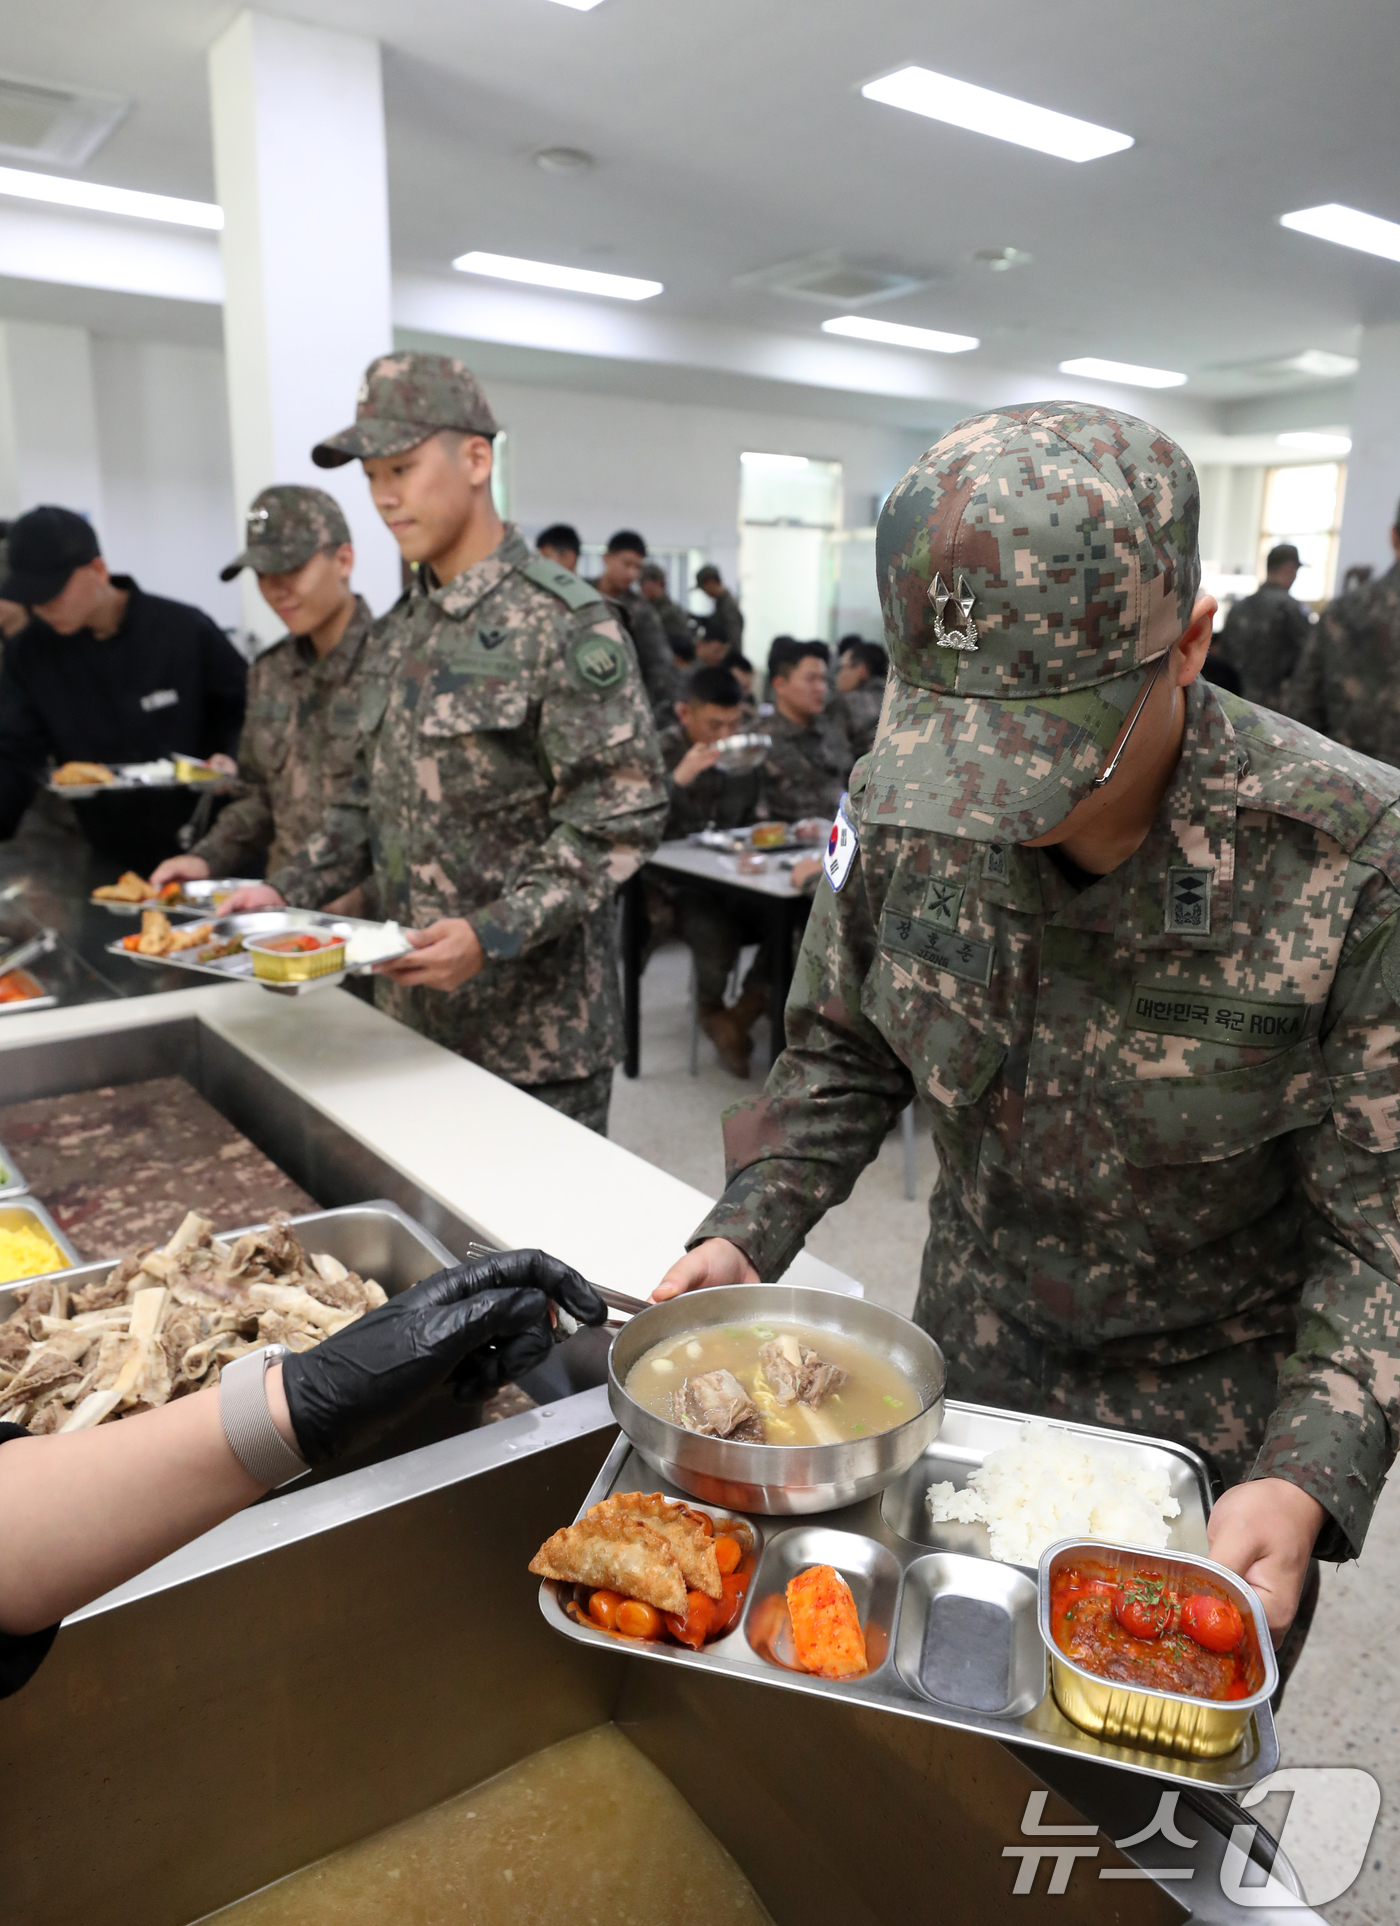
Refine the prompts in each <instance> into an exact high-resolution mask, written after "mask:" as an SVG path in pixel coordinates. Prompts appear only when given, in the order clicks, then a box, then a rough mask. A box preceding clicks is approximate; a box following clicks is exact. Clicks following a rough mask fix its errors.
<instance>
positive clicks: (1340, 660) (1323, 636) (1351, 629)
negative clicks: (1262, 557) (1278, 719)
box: [1285, 510, 1400, 768]
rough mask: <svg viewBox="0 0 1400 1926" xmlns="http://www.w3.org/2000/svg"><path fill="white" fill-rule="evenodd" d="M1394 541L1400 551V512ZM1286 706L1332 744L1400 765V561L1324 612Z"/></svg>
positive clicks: (1306, 647) (1399, 553) (1392, 535)
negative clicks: (1320, 732)
mask: <svg viewBox="0 0 1400 1926" xmlns="http://www.w3.org/2000/svg"><path fill="white" fill-rule="evenodd" d="M1390 541H1391V546H1392V547H1393V548H1394V550H1395V552H1396V555H1397V557H1400V510H1397V513H1396V524H1395V526H1394V527H1393V528H1392V529H1391V531H1390ZM1285 709H1286V712H1287V714H1289V715H1291V716H1296V717H1297V718H1298V720H1299V721H1300V722H1306V723H1307V724H1308V726H1309V728H1312V729H1320V730H1321V731H1322V733H1323V735H1325V736H1331V738H1332V740H1333V741H1334V742H1341V743H1345V744H1346V746H1347V748H1348V749H1359V750H1360V751H1361V753H1362V755H1364V756H1375V757H1376V758H1377V759H1378V760H1379V761H1380V762H1388V763H1392V764H1393V765H1395V766H1396V767H1397V768H1400V559H1397V561H1396V562H1395V564H1394V566H1393V567H1391V568H1390V569H1388V570H1387V571H1386V573H1385V574H1384V575H1382V576H1380V577H1378V578H1377V579H1376V580H1374V581H1370V582H1363V583H1362V585H1361V586H1360V588H1354V589H1351V590H1349V591H1348V592H1347V593H1346V594H1345V595H1339V596H1338V597H1337V599H1336V601H1335V602H1331V603H1329V604H1328V606H1327V608H1326V609H1324V610H1323V613H1322V619H1321V620H1320V621H1319V622H1318V623H1317V625H1316V626H1315V627H1314V628H1313V629H1312V630H1311V631H1310V633H1309V635H1308V639H1307V642H1306V643H1305V644H1304V647H1303V653H1302V655H1301V657H1300V659H1299V662H1298V667H1297V670H1296V672H1295V674H1294V677H1293V680H1292V682H1291V683H1290V684H1289V687H1288V690H1287V692H1286V695H1285Z"/></svg>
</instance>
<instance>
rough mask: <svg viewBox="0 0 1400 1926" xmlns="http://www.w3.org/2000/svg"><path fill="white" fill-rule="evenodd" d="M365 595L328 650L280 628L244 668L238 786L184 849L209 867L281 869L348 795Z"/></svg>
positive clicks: (364, 651)
mask: <svg viewBox="0 0 1400 1926" xmlns="http://www.w3.org/2000/svg"><path fill="white" fill-rule="evenodd" d="M373 622H374V617H373V615H372V614H371V613H370V608H369V604H368V602H366V601H365V600H364V598H363V597H362V596H359V595H357V596H356V597H355V608H354V612H353V613H352V615H351V617H350V620H349V622H348V623H347V624H346V626H345V630H344V633H343V634H342V635H341V638H340V640H339V641H338V642H337V643H336V645H335V647H334V648H333V649H332V650H331V652H330V654H329V655H327V656H324V657H318V656H317V654H316V651H315V650H314V649H313V648H312V646H311V644H310V643H309V642H308V641H306V640H305V638H304V637H300V636H294V635H286V636H283V638H282V640H281V641H280V642H275V643H274V644H273V646H272V647H271V648H270V649H267V650H265V651H264V652H263V654H262V655H260V656H259V657H258V659H257V661H256V662H255V663H254V664H253V666H252V668H251V669H250V670H249V671H248V711H247V715H246V717H245V719H244V723H243V734H242V735H241V736H240V738H239V742H238V774H239V778H240V780H241V782H242V784H243V788H244V793H243V794H242V795H241V796H240V797H239V798H238V800H237V801H236V802H232V803H230V804H229V806H228V808H227V809H225V810H224V811H223V813H222V814H221V815H220V816H218V817H217V818H216V820H215V822H214V826H213V828H212V829H211V830H210V831H209V833H208V835H207V836H202V837H201V838H200V840H199V841H198V842H197V843H196V844H195V845H194V847H193V849H192V850H191V851H190V854H191V855H192V856H202V857H203V858H204V860H205V862H206V863H208V865H209V874H210V875H211V876H248V875H252V874H255V873H256V872H257V871H258V870H260V869H261V868H262V866H263V863H264V861H266V864H267V867H268V869H269V870H276V869H280V868H281V867H282V866H283V864H284V863H286V862H287V861H288V859H289V858H290V857H291V855H292V852H293V851H294V850H296V849H299V848H300V847H301V845H302V844H303V843H304V842H306V841H307V840H308V838H310V837H311V836H313V835H314V834H315V832H316V831H317V830H318V829H319V828H320V826H321V822H322V819H323V818H324V816H325V814H326V811H327V810H328V809H330V808H333V807H334V806H335V805H336V804H337V803H340V802H342V801H343V800H345V798H346V797H348V796H349V794H350V790H351V785H352V783H353V781H354V775H355V753H356V750H357V748H358V747H359V740H360V685H361V683H362V681H363V680H364V676H365V672H366V667H367V664H368V663H369V662H370V661H372V659H373V656H374V649H375V645H374V643H373V642H372V641H371V640H370V639H369V638H370V629H371V626H372V625H373Z"/></svg>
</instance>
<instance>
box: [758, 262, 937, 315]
mask: <svg viewBox="0 0 1400 1926" xmlns="http://www.w3.org/2000/svg"><path fill="white" fill-rule="evenodd" d="M734 285H735V287H737V288H762V289H763V290H764V291H765V292H766V293H769V294H786V295H789V296H791V297H792V299H793V300H796V301H813V302H817V303H820V305H821V306H822V307H827V308H829V307H841V308H863V307H868V306H870V305H871V303H873V302H876V301H889V300H892V299H893V298H894V296H895V295H897V294H912V293H913V292H914V290H915V289H916V288H922V287H926V286H927V285H928V276H926V275H915V274H909V273H907V272H900V271H899V270H896V269H893V268H887V267H882V266H878V265H872V264H870V263H867V262H863V261H848V260H846V259H845V258H844V256H842V255H840V254H837V253H836V252H834V251H829V252H826V253H823V254H808V255H804V256H803V257H802V259H800V260H797V261H780V262H779V263H778V265H777V266H776V267H771V268H761V269H760V270H759V271H758V272H757V273H755V274H741V275H739V276H738V278H737V279H736V280H735V283H734Z"/></svg>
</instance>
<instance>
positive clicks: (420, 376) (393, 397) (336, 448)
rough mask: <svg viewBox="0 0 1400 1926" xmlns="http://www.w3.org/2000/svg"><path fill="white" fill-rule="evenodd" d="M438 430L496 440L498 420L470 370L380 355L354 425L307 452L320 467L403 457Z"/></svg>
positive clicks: (443, 361) (441, 361)
mask: <svg viewBox="0 0 1400 1926" xmlns="http://www.w3.org/2000/svg"><path fill="white" fill-rule="evenodd" d="M439 428H459V429H461V431H462V432H463V433H464V434H468V435H494V434H495V433H496V417H495V416H494V415H493V414H492V412H491V404H490V402H489V401H488V400H487V399H486V397H485V395H484V394H483V393H482V392H481V387H480V384H479V383H478V381H477V378H476V376H475V375H474V374H473V373H472V371H471V369H470V368H468V367H466V366H465V365H464V364H463V363H462V362H460V361H454V360H453V359H452V357H451V355H446V354H381V355H380V356H379V357H378V359H377V360H375V361H371V362H370V364H369V366H368V367H367V368H366V369H365V375H364V380H363V381H361V383H360V393H359V397H358V399H357V400H356V403H355V426H354V427H353V428H343V429H342V430H341V432H340V433H339V434H338V435H329V436H328V437H327V438H326V440H325V441H321V442H317V444H316V446H315V447H314V448H313V449H312V450H311V459H312V461H314V462H315V464H316V466H317V467H318V468H339V467H340V466H341V464H342V463H343V462H347V461H355V460H357V459H360V458H362V457H363V456H365V455H404V454H407V452H408V450H409V449H410V448H416V447H417V446H418V444H419V443H420V442H424V441H426V440H427V439H428V437H429V435H435V434H436V433H437V431H438V429H439Z"/></svg>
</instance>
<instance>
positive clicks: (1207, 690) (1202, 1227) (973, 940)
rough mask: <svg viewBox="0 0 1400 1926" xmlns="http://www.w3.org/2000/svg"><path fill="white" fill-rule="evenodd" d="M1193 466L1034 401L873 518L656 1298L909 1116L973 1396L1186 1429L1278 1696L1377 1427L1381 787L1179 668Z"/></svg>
mask: <svg viewBox="0 0 1400 1926" xmlns="http://www.w3.org/2000/svg"><path fill="white" fill-rule="evenodd" d="M1198 519H1199V496H1198V490H1197V483H1196V476H1195V473H1194V471H1193V469H1192V467H1191V463H1190V461H1189V460H1188V459H1187V457H1186V455H1185V453H1184V452H1183V451H1182V449H1181V448H1179V447H1178V446H1177V445H1176V444H1175V443H1174V442H1173V441H1172V440H1171V438H1170V437H1169V436H1167V435H1165V434H1162V433H1160V432H1159V431H1158V430H1157V429H1155V428H1152V427H1149V426H1148V425H1147V424H1146V423H1145V422H1142V421H1139V420H1136V419H1134V418H1133V417H1132V416H1128V415H1114V414H1109V413H1106V412H1101V411H1099V410H1097V409H1094V408H1091V407H1087V406H1083V405H1080V404H1077V403H1073V402H1050V403H1045V404H1042V405H1040V406H1035V407H1028V408H1019V409H1010V410H1006V411H1001V412H997V413H992V414H986V415H981V416H978V417H975V418H973V419H971V420H968V421H965V422H963V423H961V424H960V425H959V426H958V427H956V428H954V429H952V430H951V431H950V432H949V433H948V434H947V435H945V436H944V437H943V439H942V440H941V441H939V442H938V443H937V444H936V445H935V446H934V447H933V448H931V449H930V450H929V452H928V453H927V454H926V455H925V456H924V457H923V459H922V460H920V461H919V462H917V463H916V464H915V465H914V467H913V468H911V469H910V471H909V473H908V474H907V475H906V476H905V477H904V480H903V481H902V482H901V483H900V484H899V486H898V487H897V488H896V489H895V490H894V492H893V494H892V495H891V496H890V498H889V500H888V501H887V502H886V504H885V507H884V509H883V511H882V513H881V516H880V523H879V531H878V541H877V551H876V554H877V568H878V572H879V589H880V596H881V601H882V605H883V609H884V619H885V630H886V636H887V640H888V645H889V649H890V655H891V658H892V675H893V679H894V682H893V688H892V690H891V693H890V697H889V701H888V705H887V708H886V711H885V714H884V717H883V721H882V726H881V729H880V731H879V734H878V736H877V738H876V742H875V746H874V749H873V751H872V753H871V755H870V756H869V757H868V758H866V759H865V760H864V761H862V762H861V763H859V764H858V765H857V767H856V770H855V772H854V774H853V776H852V780H851V785H850V798H849V801H848V803H847V804H846V817H845V820H846V827H847V829H848V831H850V832H854V833H853V834H852V833H848V834H846V835H844V836H837V837H834V838H833V842H832V846H831V850H830V852H829V854H828V858H827V863H826V873H827V881H826V882H825V883H824V884H822V885H820V886H819V889H818V894H817V900H816V904H815V906H814V908H813V912H812V916H811V920H810V922H809V924H808V927H807V935H806V940H805V942H804V945H803V949H802V954H801V956H800V958H799V961H798V967H797V976H796V979H795V982H794V985H793V991H792V995H791V998H790V1000H789V1003H788V1011H787V1034H788V1046H787V1049H786V1051H785V1052H784V1053H783V1055H782V1056H781V1057H780V1058H779V1059H778V1061H777V1063H776V1064H775V1065H774V1068H773V1071H772V1074H771V1075H770V1077H769V1079H768V1084H767V1087H766V1089H765V1090H764V1092H763V1094H762V1095H761V1096H759V1097H756V1098H752V1099H748V1100H746V1101H744V1102H742V1103H741V1104H739V1105H738V1106H737V1107H736V1108H735V1109H733V1110H731V1111H730V1112H729V1113H728V1115H727V1117H726V1119H725V1127H724V1128H725V1146H726V1152H727V1158H728V1172H729V1183H728V1188H727V1190H726V1191H725V1193H724V1196H723V1197H722V1198H721V1199H720V1201H719V1203H718V1204H717V1205H716V1206H715V1208H714V1209H713V1210H712V1211H711V1212H710V1214H709V1215H708V1216H707V1217H706V1219H705V1220H704V1222H703V1223H702V1224H701V1225H700V1226H699V1228H698V1229H697V1230H696V1232H695V1235H694V1238H693V1240H692V1245H691V1248H690V1250H689V1252H688V1253H687V1255H686V1256H685V1257H683V1258H682V1259H681V1260H680V1261H679V1262H678V1263H677V1264H676V1265H674V1266H673V1267H672V1269H671V1271H670V1272H669V1273H668V1275H667V1278H666V1279H665V1281H664V1282H663V1283H662V1285H661V1286H660V1287H659V1289H658V1291H657V1293H656V1294H657V1296H658V1297H669V1296H673V1295H675V1294H676V1293H677V1292H678V1291H682V1290H686V1289H690V1288H693V1287H695V1286H698V1285H705V1284H729V1283H741V1282H745V1281H750V1280H754V1279H757V1278H777V1277H779V1276H781V1274H782V1272H783V1271H784V1269H785V1268H786V1266H787V1265H788V1264H789V1263H790V1262H791V1260H792V1258H793V1257H794V1256H795V1255H796V1253H797V1251H798V1250H799V1249H800V1248H801V1245H802V1241H803V1238H804V1237H805V1235H806V1233H807V1232H808V1231H809V1230H810V1229H811V1228H812V1226H813V1225H814V1224H815V1223H816V1222H817V1221H818V1220H819V1219H820V1218H821V1216H822V1215H823V1213H824V1212H825V1211H827V1210H829V1209H830V1208H831V1207H832V1206H833V1205H834V1204H837V1203H840V1202H841V1200H842V1199H843V1198H845V1197H846V1196H847V1195H848V1194H849V1192H850V1190H851V1187H852V1185H853V1184H854V1182H855V1180H856V1177H857V1176H858V1175H859V1173H860V1171H861V1170H862V1168H863V1167H864V1166H865V1164H867V1163H868V1162H869V1161H870V1160H871V1159H872V1158H874V1157H875V1155H876V1153H877V1152H878V1150H879V1147H880V1144H881V1142H882V1141H883V1139H884V1136H885V1134H886V1132H887V1131H888V1130H889V1129H890V1128H891V1126H892V1125H893V1124H894V1122H895V1120H896V1119H897V1117H898V1116H899V1113H900V1111H901V1110H902V1109H903V1107H904V1106H905V1105H906V1104H907V1103H908V1102H909V1100H910V1098H911V1096H913V1095H914V1094H915V1093H917V1094H918V1095H919V1096H920V1097H921V1098H922V1099H923V1101H924V1102H925V1104H926V1105H927V1106H928V1107H929V1109H931V1111H932V1113H933V1137H934V1142H935V1145H936V1147H937V1150H938V1157H939V1165H940V1177H939V1181H938V1184H937V1187H936V1189H935V1191H934V1194H933V1197H932V1200H931V1204H930V1220H931V1221H930V1231H929V1237H928V1243H927V1246H926V1248H925V1253H924V1261H923V1269H922V1277H921V1280H920V1287H919V1294H918V1301H917V1305H916V1308H915V1317H916V1319H917V1320H918V1322H919V1323H920V1324H921V1325H923V1326H924V1328H925V1329H927V1330H928V1331H930V1332H931V1333H932V1334H933V1335H934V1336H935V1337H936V1338H937V1339H938V1341H939V1342H940V1344H941V1345H942V1346H943V1348H944V1351H945V1352H946V1354H947V1357H948V1362H949V1373H950V1383H951V1385H952V1388H953V1389H954V1390H955V1392H956V1394H957V1395H958V1396H959V1397H961V1398H966V1399H971V1400H975V1401H981V1402H986V1403H993V1404H998V1405H1006V1406H1011V1407H1013V1408H1016V1409H1019V1410H1024V1411H1027V1412H1036V1413H1042V1414H1044V1415H1047V1416H1050V1417H1058V1418H1064V1419H1068V1420H1077V1421H1084V1422H1090V1423H1094V1424H1108V1425H1121V1426H1124V1427H1126V1428H1129V1429H1132V1430H1135V1431H1142V1432H1149V1433H1155V1434H1158V1435H1161V1436H1166V1437H1171V1438H1175V1439H1177V1440H1179V1441H1181V1442H1183V1443H1186V1444H1189V1445H1191V1446H1193V1447H1195V1448H1196V1449H1197V1450H1199V1451H1201V1452H1202V1453H1204V1454H1205V1455H1206V1456H1207V1458H1208V1459H1210V1460H1211V1461H1212V1463H1213V1465H1214V1467H1215V1468H1216V1469H1217V1470H1218V1472H1219V1473H1220V1474H1221V1475H1222V1476H1223V1478H1224V1480H1225V1482H1226V1483H1227V1484H1229V1485H1230V1487H1231V1489H1229V1490H1227V1491H1226V1492H1225V1493H1224V1496H1223V1497H1222V1498H1221V1500H1220V1502H1219V1503H1218V1504H1217V1506H1216V1507H1215V1510H1214V1512H1213V1514H1212V1516H1211V1520H1210V1535H1211V1549H1212V1552H1213V1554H1214V1556H1215V1557H1217V1558H1218V1559H1219V1560H1220V1561H1221V1562H1222V1563H1225V1564H1228V1565H1230V1566H1232V1567H1233V1568H1234V1569H1235V1570H1237V1571H1239V1572H1240V1573H1241V1574H1242V1575H1243V1576H1244V1577H1245V1578H1247V1579H1248V1580H1249V1581H1250V1582H1251V1583H1252V1584H1253V1585H1254V1586H1255V1588H1256V1589H1257V1591H1258V1592H1259V1594H1260V1596H1261V1598H1262V1599H1263V1601H1264V1603H1265V1606H1266V1609H1267V1611H1268V1615H1269V1622H1270V1625H1271V1627H1272V1629H1273V1631H1274V1634H1275V1637H1276V1639H1282V1638H1283V1637H1284V1634H1285V1632H1288V1631H1289V1628H1290V1626H1291V1627H1292V1630H1291V1633H1290V1634H1289V1636H1288V1638H1287V1640H1286V1641H1285V1644H1284V1649H1283V1650H1282V1651H1281V1653H1280V1662H1281V1669H1282V1670H1283V1671H1284V1672H1285V1673H1286V1670H1287V1667H1288V1665H1289V1663H1290V1662H1291V1660H1292V1659H1293V1658H1294V1657H1295V1656H1296V1652H1297V1650H1298V1649H1299V1648H1300V1646H1301V1641H1302V1638H1303V1636H1304V1635H1305V1633H1306V1629H1307V1624H1308V1622H1309V1620H1310V1618H1311V1615H1312V1610H1313V1607H1314V1604H1315V1601H1316V1594H1317V1572H1316V1562H1315V1561H1316V1558H1317V1557H1324V1558H1331V1559H1346V1558H1351V1557H1354V1556H1355V1555H1356V1554H1357V1553H1358V1552H1359V1551H1360V1549H1361V1545H1362V1542H1363V1540H1364V1538H1365V1535H1366V1529H1367V1526H1368V1524H1369V1521H1370V1517H1371V1513H1372V1510H1373V1508H1374V1506H1375V1503H1376V1500H1377V1497H1378V1495H1379V1493H1380V1489H1381V1485H1382V1483H1383V1481H1384V1479H1385V1475H1386V1472H1387V1469H1388V1467H1389V1465H1390V1462H1391V1459H1392V1457H1393V1455H1394V1452H1395V1438H1396V1426H1397V1423H1400V1370H1397V1362H1400V1290H1397V1264H1398V1263H1400V1218H1398V1217H1397V1195H1398V1194H1400V1149H1398V1148H1397V1146H1400V1059H1398V1058H1397V1043H1400V934H1397V932H1400V814H1398V813H1397V810H1396V807H1395V804H1396V800H1397V797H1400V773H1398V772H1397V771H1396V770H1394V769H1390V768H1387V767H1385V766H1384V765H1382V764H1380V763H1376V762H1372V761H1369V760H1367V759H1366V758H1365V757H1363V756H1359V755H1356V754H1354V753H1353V752H1351V751H1349V750H1346V749H1343V748H1340V747H1339V746H1338V745H1337V744H1335V743H1332V742H1329V741H1327V740H1326V739H1324V738H1323V737H1321V736H1318V735H1316V734H1314V733H1313V732H1312V731H1310V730H1308V729H1305V728H1303V727H1301V726H1300V725H1298V724H1295V723H1292V722H1289V721H1286V720H1285V719H1284V718H1282V717H1280V716H1277V715H1274V714H1272V713H1270V712H1269V711H1268V710H1262V709H1258V708H1255V707H1253V706H1251V705H1250V704H1249V703H1247V702H1244V701H1242V700H1240V699H1239V698H1237V697H1233V696H1228V695H1223V694H1221V693H1220V692H1219V691H1218V690H1216V689H1213V688H1212V687H1211V686H1210V685H1209V684H1207V683H1206V682H1204V681H1203V680H1202V679H1201V677H1200V670H1201V665H1202V663H1203V662H1204V660H1205V656H1206V651H1207V649H1208V647H1209V644H1210V635H1211V618H1212V616H1213V614H1214V611H1215V604H1214V602H1213V601H1212V599H1211V598H1210V597H1209V596H1203V595H1200V594H1199V593H1198V589H1199V584H1200V559H1199V551H1198V546H1197V524H1198Z"/></svg>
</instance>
